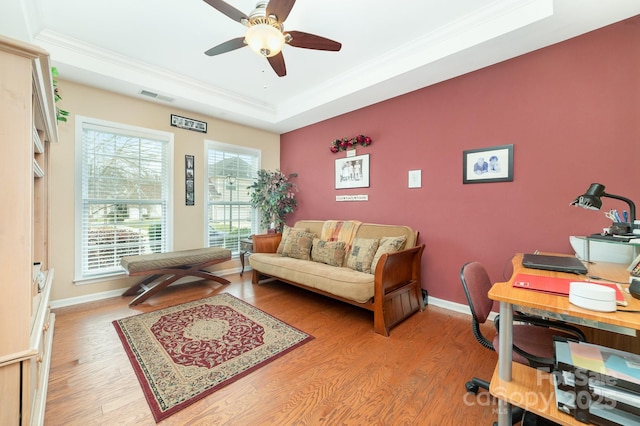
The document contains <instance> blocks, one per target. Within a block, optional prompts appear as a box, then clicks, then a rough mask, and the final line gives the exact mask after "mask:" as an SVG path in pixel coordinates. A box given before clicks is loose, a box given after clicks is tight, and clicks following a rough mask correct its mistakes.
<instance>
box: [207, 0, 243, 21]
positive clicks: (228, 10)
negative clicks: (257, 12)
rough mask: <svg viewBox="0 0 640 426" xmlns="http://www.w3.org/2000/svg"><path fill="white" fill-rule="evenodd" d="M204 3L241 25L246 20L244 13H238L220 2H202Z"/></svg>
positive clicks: (212, 0)
mask: <svg viewBox="0 0 640 426" xmlns="http://www.w3.org/2000/svg"><path fill="white" fill-rule="evenodd" d="M204 2H205V3H207V4H208V5H209V6H211V7H213V8H214V9H216V10H217V11H218V12H220V13H223V14H225V15H227V16H228V17H229V18H231V19H233V20H234V21H238V22H240V23H241V24H242V20H243V19H245V20H248V18H247V15H246V14H245V13H243V12H240V11H239V10H238V9H236V8H235V7H233V6H231V5H229V4H227V3H225V2H223V1H222V0H204ZM243 25H244V24H243Z"/></svg>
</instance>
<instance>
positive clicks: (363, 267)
mask: <svg viewBox="0 0 640 426" xmlns="http://www.w3.org/2000/svg"><path fill="white" fill-rule="evenodd" d="M379 243H380V240H377V239H374V238H354V239H353V243H352V244H351V252H350V253H349V257H348V258H347V267H348V268H351V269H354V270H356V271H360V272H365V273H367V274H371V273H372V272H371V262H372V261H373V256H374V255H375V254H376V250H378V244H379Z"/></svg>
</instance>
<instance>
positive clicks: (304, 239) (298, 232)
mask: <svg viewBox="0 0 640 426" xmlns="http://www.w3.org/2000/svg"><path fill="white" fill-rule="evenodd" d="M315 236H316V234H313V233H311V232H307V231H305V230H302V229H293V228H292V229H291V231H289V236H288V237H287V241H286V242H285V244H284V247H283V248H282V256H283V257H293V258H295V259H301V260H311V256H310V253H311V245H312V244H313V239H314V238H315Z"/></svg>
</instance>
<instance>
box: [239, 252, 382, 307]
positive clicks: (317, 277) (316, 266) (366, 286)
mask: <svg viewBox="0 0 640 426" xmlns="http://www.w3.org/2000/svg"><path fill="white" fill-rule="evenodd" d="M249 264H250V265H251V267H252V268H253V269H256V270H258V271H260V272H262V273H264V274H267V275H270V276H272V277H275V278H282V279H285V280H288V281H292V282H294V283H299V284H304V285H306V286H307V287H311V288H315V289H318V290H322V291H326V292H327V293H331V294H334V295H336V296H340V297H343V298H345V299H349V300H353V301H355V302H359V303H366V302H368V301H369V300H370V299H371V298H372V297H373V293H374V290H373V289H374V285H373V280H374V276H373V275H372V274H365V273H364V272H359V271H355V270H353V269H350V268H345V267H337V266H330V265H326V264H324V263H318V262H309V261H306V260H300V259H294V258H291V257H282V256H280V255H279V254H276V253H254V254H252V255H251V256H249Z"/></svg>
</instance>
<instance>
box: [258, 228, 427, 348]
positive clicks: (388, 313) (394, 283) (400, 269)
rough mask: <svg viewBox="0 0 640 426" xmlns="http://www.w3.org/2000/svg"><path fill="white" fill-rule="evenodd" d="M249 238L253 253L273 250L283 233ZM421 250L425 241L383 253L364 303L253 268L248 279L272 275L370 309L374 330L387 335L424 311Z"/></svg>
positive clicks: (292, 283)
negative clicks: (402, 322) (368, 298)
mask: <svg viewBox="0 0 640 426" xmlns="http://www.w3.org/2000/svg"><path fill="white" fill-rule="evenodd" d="M252 238H253V252H254V253H275V252H276V250H277V248H278V245H279V244H280V240H281V239H282V234H262V235H253V237H252ZM416 241H417V236H416ZM423 251H424V244H420V245H416V246H415V247H411V248H408V249H405V250H401V251H398V252H394V253H389V254H383V255H382V256H381V257H380V260H379V261H378V265H377V266H376V270H375V273H374V296H373V298H371V299H370V300H368V301H367V302H366V303H360V302H356V301H353V300H349V299H345V298H344V297H340V296H336V295H335V294H332V293H328V292H326V291H323V290H318V289H316V288H312V287H308V286H306V285H304V284H300V283H296V282H293V281H289V280H285V279H283V278H280V277H271V276H269V275H268V274H264V273H262V272H260V271H257V270H255V269H254V270H253V275H252V278H251V282H252V283H253V284H259V282H260V279H262V278H265V277H266V278H275V279H277V280H279V281H283V282H286V283H288V284H291V285H294V286H296V287H300V288H304V289H306V290H309V291H312V292H314V293H318V294H322V295H324V296H327V297H331V298H333V299H336V300H340V301H342V302H346V303H349V304H351V305H354V306H358V307H361V308H364V309H367V310H369V311H372V312H373V329H374V331H375V332H376V333H378V334H381V335H383V336H389V330H391V328H392V327H394V326H395V325H397V324H398V323H400V322H401V321H403V320H405V319H406V318H408V317H409V316H411V315H412V314H414V313H415V312H417V311H422V310H424V302H423V299H422V285H421V259H422V252H423Z"/></svg>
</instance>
